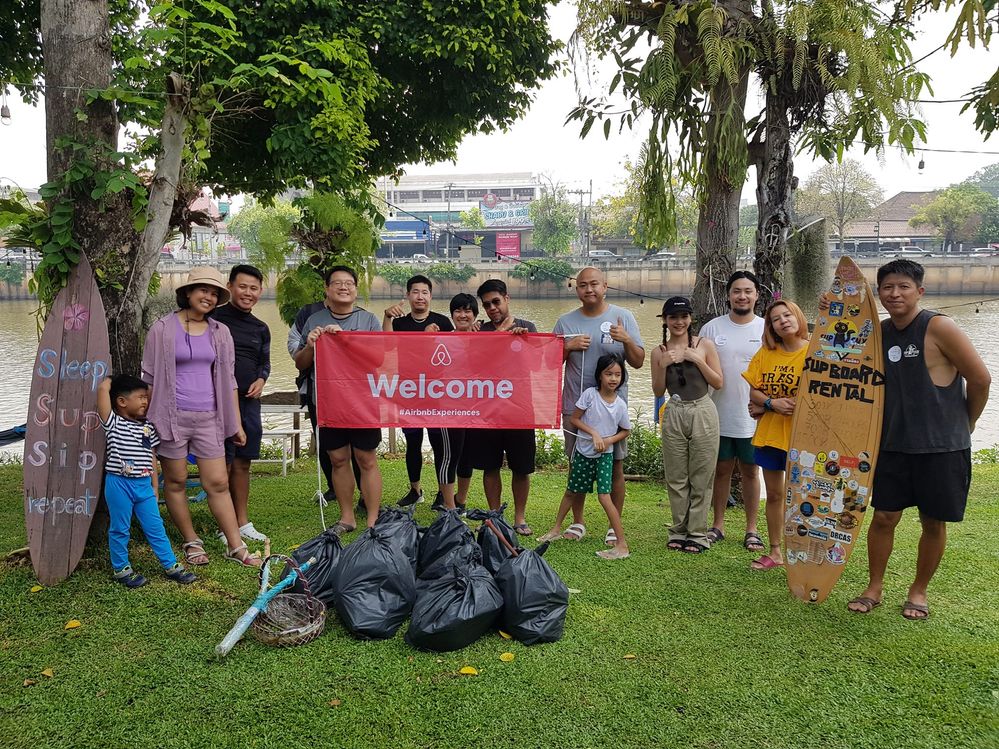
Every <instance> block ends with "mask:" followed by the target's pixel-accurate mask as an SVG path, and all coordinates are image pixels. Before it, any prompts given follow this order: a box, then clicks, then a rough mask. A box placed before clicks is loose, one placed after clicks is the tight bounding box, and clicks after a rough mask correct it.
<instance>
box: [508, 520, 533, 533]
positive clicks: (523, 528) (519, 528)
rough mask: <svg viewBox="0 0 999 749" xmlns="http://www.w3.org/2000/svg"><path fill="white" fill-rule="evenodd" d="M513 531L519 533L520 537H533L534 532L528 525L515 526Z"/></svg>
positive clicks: (519, 524) (518, 524)
mask: <svg viewBox="0 0 999 749" xmlns="http://www.w3.org/2000/svg"><path fill="white" fill-rule="evenodd" d="M513 529H514V530H515V531H517V535H518V536H533V535H534V531H533V530H532V529H531V526H529V525H528V524H527V523H517V524H516V525H515V526H513Z"/></svg>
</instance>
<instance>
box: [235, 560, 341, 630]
mask: <svg viewBox="0 0 999 749" xmlns="http://www.w3.org/2000/svg"><path fill="white" fill-rule="evenodd" d="M274 559H277V560H280V561H283V562H285V563H286V564H287V565H288V566H289V567H291V568H292V569H293V570H295V572H296V573H298V579H299V580H301V581H302V587H303V588H304V589H305V593H281V594H279V595H277V596H275V597H274V599H273V600H272V601H271V602H270V603H269V604H268V605H267V608H266V609H265V610H264V611H261V612H260V614H259V615H258V616H257V618H256V619H254V620H253V624H252V625H251V630H252V632H253V636H254V637H255V638H256V639H257V640H259V641H260V642H262V643H264V644H265V645H272V646H274V647H279V648H289V647H292V646H294V645H304V644H305V643H307V642H311V641H312V640H314V639H316V638H317V637H319V635H321V634H322V633H323V628H324V627H325V626H326V605H325V604H324V603H323V602H322V601H320V600H319V599H318V598H316V597H315V596H313V595H312V591H311V590H310V589H309V581H308V579H307V578H306V577H305V575H303V574H302V571H301V570H300V569H299V567H298V565H297V564H296V563H295V560H293V559H291V558H290V557H286V556H284V555H283V554H272V555H271V556H269V557H267V559H266V560H265V562H264V566H263V567H261V574H262V575H263V574H265V573H264V569H265V568H266V567H267V565H269V564H270V562H271V560H274Z"/></svg>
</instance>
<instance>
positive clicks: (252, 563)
mask: <svg viewBox="0 0 999 749" xmlns="http://www.w3.org/2000/svg"><path fill="white" fill-rule="evenodd" d="M240 552H242V553H240ZM225 558H226V559H228V560H229V561H230V562H235V563H236V564H241V565H243V566H244V567H259V566H260V565H261V564H262V562H261V561H260V557H259V556H253V555H252V554H250V552H249V551H247V549H246V544H240V545H239V546H237V547H236V548H235V549H226V552H225Z"/></svg>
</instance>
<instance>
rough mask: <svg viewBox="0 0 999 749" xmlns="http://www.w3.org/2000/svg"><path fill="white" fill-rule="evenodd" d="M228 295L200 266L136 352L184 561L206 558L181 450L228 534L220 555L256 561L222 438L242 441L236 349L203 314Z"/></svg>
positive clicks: (211, 271) (245, 563)
mask: <svg viewBox="0 0 999 749" xmlns="http://www.w3.org/2000/svg"><path fill="white" fill-rule="evenodd" d="M228 300H229V290H228V289H227V288H226V285H225V281H224V279H223V278H222V275H221V274H220V273H219V272H218V271H217V270H215V269H214V268H208V267H200V268H195V269H193V270H192V271H191V272H190V274H188V277H187V281H185V283H184V284H183V285H182V286H179V287H178V288H177V307H178V309H177V311H176V312H171V313H170V314H168V315H166V316H164V317H162V318H160V319H159V320H157V321H156V322H155V323H153V325H152V327H151V328H150V329H149V335H148V336H147V337H146V344H145V349H144V350H143V354H142V379H143V380H145V381H146V382H147V383H149V386H150V388H151V391H150V395H149V410H148V412H147V416H146V418H147V419H148V420H149V421H150V422H152V423H153V425H154V426H155V427H156V431H157V432H158V433H159V435H160V445H159V449H158V454H159V457H160V464H161V466H162V469H163V494H164V497H165V499H166V505H167V509H168V510H169V511H170V517H171V518H172V519H173V522H174V525H176V526H177V529H178V530H179V531H180V533H181V535H183V537H184V544H183V548H184V554H185V557H186V558H187V562H188V563H189V564H195V565H201V564H208V555H207V554H205V547H204V542H203V541H202V540H201V539H200V538H198V534H197V533H196V532H195V530H194V525H193V523H192V522H191V512H190V509H189V508H188V500H187V494H186V492H185V487H186V482H187V456H188V454H193V455H194V456H195V458H196V459H197V463H198V472H199V473H200V475H201V486H202V488H203V489H204V490H205V493H206V494H207V495H208V507H209V509H210V510H211V512H212V514H213V515H214V516H215V519H216V520H217V521H218V524H219V528H220V529H221V530H222V533H223V534H224V535H225V538H226V547H227V551H226V554H225V557H226V559H230V560H232V561H234V562H237V563H239V564H242V565H243V566H245V567H257V566H259V565H260V560H259V559H255V558H253V557H251V556H250V554H249V553H248V551H247V549H246V544H245V543H243V542H242V540H241V538H240V535H239V525H238V523H237V522H236V513H235V511H234V510H233V505H232V498H231V497H230V496H229V477H228V474H227V472H226V464H225V447H224V441H225V439H226V438H227V437H232V438H233V440H234V441H235V443H236V444H237V445H240V444H243V443H244V442H245V441H246V434H245V433H244V432H243V429H242V425H241V424H240V417H239V401H238V394H237V389H236V378H235V374H234V369H233V367H234V364H235V358H236V353H235V347H234V345H233V342H232V336H231V335H230V333H229V329H228V328H227V327H226V326H225V325H222V324H220V323H218V322H216V321H215V320H212V319H211V318H209V317H208V313H210V312H211V311H212V310H213V309H215V307H217V306H218V305H220V304H225V303H226V302H227V301H228Z"/></svg>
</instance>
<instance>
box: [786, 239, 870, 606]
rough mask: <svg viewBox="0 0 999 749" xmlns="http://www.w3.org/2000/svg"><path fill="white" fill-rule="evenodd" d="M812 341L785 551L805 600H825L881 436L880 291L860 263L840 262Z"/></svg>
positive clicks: (792, 462) (861, 511)
mask: <svg viewBox="0 0 999 749" xmlns="http://www.w3.org/2000/svg"><path fill="white" fill-rule="evenodd" d="M823 296H824V298H825V301H826V302H827V303H828V305H825V304H823V305H821V307H822V308H821V309H820V310H819V317H818V320H817V321H816V324H815V330H814V331H813V333H812V338H811V340H810V341H809V343H808V355H807V357H806V358H805V367H804V372H803V373H802V376H801V382H800V383H799V385H798V395H797V398H796V403H795V409H794V421H793V424H792V428H791V444H790V449H789V450H788V454H787V473H786V480H787V496H786V500H785V508H784V559H785V565H786V568H787V584H788V587H789V588H790V589H791V592H792V593H793V594H794V595H795V596H796V597H798V598H800V599H801V600H803V601H811V602H820V601H824V600H825V598H826V596H828V595H829V592H830V591H831V590H832V589H833V587H834V586H835V585H836V581H837V580H839V577H840V575H841V574H842V572H843V567H844V565H845V564H846V562H847V560H848V559H849V558H850V554H851V552H852V551H853V549H854V546H855V545H856V544H857V540H858V538H859V537H860V530H861V527H862V526H863V523H864V516H865V515H866V513H867V511H868V507H870V502H871V498H872V491H873V490H872V488H871V485H872V483H873V480H874V469H875V466H876V464H877V458H878V447H879V444H880V441H881V413H882V409H883V405H884V360H883V353H882V350H881V324H880V322H879V320H878V308H877V299H876V297H875V296H874V293H873V292H872V291H871V287H870V285H869V284H868V283H867V281H866V280H865V279H864V275H863V273H861V271H860V268H858V267H857V264H856V263H854V262H853V260H852V259H850V258H848V257H844V258H841V259H840V261H839V264H838V265H837V266H836V272H835V275H834V276H833V281H832V286H831V288H830V289H829V290H828V291H827V292H825V293H824V295H823Z"/></svg>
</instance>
